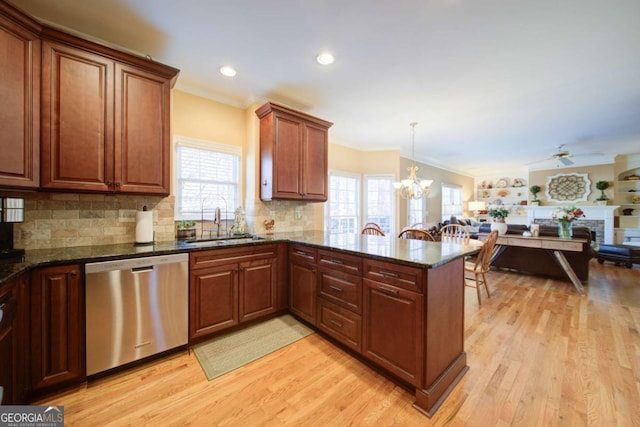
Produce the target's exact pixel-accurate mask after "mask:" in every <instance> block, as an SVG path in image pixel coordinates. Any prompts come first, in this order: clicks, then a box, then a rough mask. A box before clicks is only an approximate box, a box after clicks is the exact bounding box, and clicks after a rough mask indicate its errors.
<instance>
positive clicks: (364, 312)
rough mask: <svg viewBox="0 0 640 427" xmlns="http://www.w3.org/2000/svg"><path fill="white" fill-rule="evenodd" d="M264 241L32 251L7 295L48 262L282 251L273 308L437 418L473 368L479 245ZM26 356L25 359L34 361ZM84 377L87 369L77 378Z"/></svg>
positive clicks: (2, 268)
mask: <svg viewBox="0 0 640 427" xmlns="http://www.w3.org/2000/svg"><path fill="white" fill-rule="evenodd" d="M259 237H260V238H259V239H257V240H254V241H251V242H249V243H247V242H246V241H243V243H237V244H236V243H233V240H228V241H225V243H223V244H216V243H215V242H213V243H212V245H211V246H208V247H207V246H204V247H203V246H198V247H193V246H191V247H190V246H189V244H186V245H185V244H182V243H179V242H159V243H157V244H155V245H153V246H148V247H136V246H134V245H131V244H122V245H106V246H93V247H75V248H57V249H54V250H33V251H27V253H26V257H25V262H22V263H18V264H5V265H0V289H3V288H5V287H10V286H12V283H13V282H14V281H15V280H16V279H21V280H25V279H24V278H25V275H26V277H27V279H26V282H27V284H26V287H27V289H29V287H30V285H32V284H29V283H28V277H29V276H28V273H29V272H31V271H37V270H39V269H42V268H44V267H50V266H61V265H68V264H76V265H80V266H82V265H84V263H87V262H96V261H108V260H116V259H122V258H132V257H142V256H149V255H162V254H172V253H184V252H189V254H190V256H191V257H192V260H194V259H196V257H198V256H202V255H203V254H204V253H205V252H203V251H206V252H209V253H211V254H212V255H213V256H214V257H215V254H216V252H217V251H218V252H219V253H221V254H222V253H224V251H227V252H233V251H234V249H233V248H236V249H237V250H238V251H240V250H251V249H255V250H256V252H258V251H260V250H261V248H264V247H265V246H264V245H271V246H275V247H277V249H278V250H277V251H276V253H277V254H278V257H280V258H283V259H279V260H278V261H277V262H276V265H277V269H278V270H279V271H278V273H277V274H276V277H277V278H278V279H277V281H276V282H277V283H276V286H277V287H278V292H279V293H276V295H284V297H282V298H280V297H276V301H284V304H280V305H277V304H276V309H278V310H280V311H286V310H289V311H291V312H292V313H293V314H294V315H296V316H297V317H299V318H300V319H302V320H304V321H306V322H307V323H309V324H311V325H312V326H314V327H315V328H316V329H318V330H320V331H321V332H322V333H324V334H325V335H327V336H330V337H331V338H332V339H333V340H335V341H337V342H339V343H340V344H342V345H343V346H344V347H346V348H347V349H348V350H349V351H350V352H351V354H353V355H354V356H356V357H358V358H362V359H363V360H366V361H367V362H369V363H370V364H372V365H374V366H376V367H377V368H380V369H381V370H383V371H384V372H385V373H386V374H388V375H389V376H390V377H392V378H393V379H394V380H396V381H398V382H400V383H402V384H404V385H405V386H407V387H409V388H411V389H413V390H415V396H416V400H415V403H414V407H415V408H416V409H418V410H419V411H421V412H423V413H425V414H426V415H428V416H431V415H433V414H434V413H435V411H436V410H437V409H438V407H439V406H440V404H441V403H442V402H443V400H444V399H445V398H446V396H447V395H448V394H449V392H450V391H451V389H452V388H453V387H454V386H455V385H456V384H457V382H458V381H459V380H460V379H461V378H462V376H463V375H464V374H465V372H466V371H467V370H468V367H467V364H466V353H465V352H464V336H463V332H464V277H463V266H464V257H465V256H467V255H470V254H473V253H475V252H477V250H478V247H477V246H476V245H474V244H469V245H459V244H454V243H435V242H424V241H419V240H405V239H396V238H393V237H380V236H363V235H359V234H342V235H330V234H328V233H324V232H298V233H281V234H276V235H275V236H259ZM236 262H238V261H236ZM192 265H193V263H192ZM282 270H284V271H282ZM190 285H191V286H192V285H193V283H191V284H190ZM16 294H17V295H19V294H18V293H16ZM27 294H28V292H27ZM18 303H19V304H20V303H24V302H23V301H18ZM79 304H80V307H78V308H77V309H78V311H80V312H81V313H83V312H84V310H85V307H84V300H82V299H79ZM30 316H31V317H32V316H33V313H31V314H30ZM190 322H191V319H190ZM80 343H84V340H80ZM20 350H21V348H18V351H20ZM79 354H84V349H81V351H79ZM26 356H28V355H25V354H20V355H18V358H21V359H23V360H30V358H29V357H26ZM81 366H84V364H83V363H82V364H81ZM85 379H86V373H82V375H80V376H79V377H78V379H77V382H82V381H84V380H85ZM65 385H67V386H68V385H69V383H68V382H67V383H66V384H65ZM49 391H51V390H49Z"/></svg>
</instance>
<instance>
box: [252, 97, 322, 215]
mask: <svg viewBox="0 0 640 427" xmlns="http://www.w3.org/2000/svg"><path fill="white" fill-rule="evenodd" d="M256 115H257V116H258V117H259V118H260V199H261V200H264V201H269V200H278V199H283V200H307V201H320V202H324V201H326V200H327V195H328V192H327V182H328V160H327V158H328V144H329V138H328V133H329V128H330V127H331V125H332V123H329V122H327V121H324V120H321V119H318V118H316V117H313V116H309V115H307V114H304V113H301V112H298V111H295V110H291V109H289V108H287V107H283V106H282V105H277V104H274V103H271V102H268V103H266V104H264V105H263V106H262V107H260V108H258V109H257V110H256Z"/></svg>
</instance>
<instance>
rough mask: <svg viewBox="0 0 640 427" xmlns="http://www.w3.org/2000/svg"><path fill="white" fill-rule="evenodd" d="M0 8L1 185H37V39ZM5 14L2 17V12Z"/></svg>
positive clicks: (38, 92)
mask: <svg viewBox="0 0 640 427" xmlns="http://www.w3.org/2000/svg"><path fill="white" fill-rule="evenodd" d="M4 8H5V6H4V5H3V6H2V7H1V8H0V9H1V10H0V11H1V12H2V14H0V58H2V60H1V61H0V76H2V77H1V78H0V99H2V102H0V129H1V130H2V132H1V133H0V153H2V155H0V187H15V188H37V187H38V185H39V184H40V170H39V157H40V39H39V37H38V35H37V34H35V32H32V31H30V30H29V29H27V28H26V27H24V26H22V25H18V24H17V23H16V22H15V21H14V20H12V19H9V15H10V14H12V13H13V12H12V11H11V10H4ZM5 13H6V14H7V16H4V14H5Z"/></svg>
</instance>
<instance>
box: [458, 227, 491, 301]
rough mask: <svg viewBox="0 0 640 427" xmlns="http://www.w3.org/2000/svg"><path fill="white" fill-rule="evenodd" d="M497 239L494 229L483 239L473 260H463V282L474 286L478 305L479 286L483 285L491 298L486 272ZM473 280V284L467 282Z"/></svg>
mask: <svg viewBox="0 0 640 427" xmlns="http://www.w3.org/2000/svg"><path fill="white" fill-rule="evenodd" d="M497 240H498V231H497V230H494V231H492V232H491V233H489V235H488V236H487V238H486V239H485V241H484V243H483V245H482V248H480V252H479V253H478V256H477V257H476V259H475V261H465V263H464V284H465V286H468V287H470V288H476V291H477V293H478V305H482V298H481V296H480V287H481V286H483V285H484V289H485V291H487V298H491V292H490V291H489V284H488V283H487V277H486V276H485V274H486V273H488V272H489V269H490V268H491V257H492V256H493V249H494V247H495V245H496V241H497ZM471 280H473V282H474V284H469V283H467V281H471Z"/></svg>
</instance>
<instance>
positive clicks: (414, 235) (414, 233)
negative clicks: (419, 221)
mask: <svg viewBox="0 0 640 427" xmlns="http://www.w3.org/2000/svg"><path fill="white" fill-rule="evenodd" d="M398 238H400V239H416V240H427V241H430V242H435V241H436V239H435V238H434V237H433V236H432V235H431V233H429V232H428V231H427V230H423V229H421V228H407V229H406V230H402V231H401V232H400V234H398Z"/></svg>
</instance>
